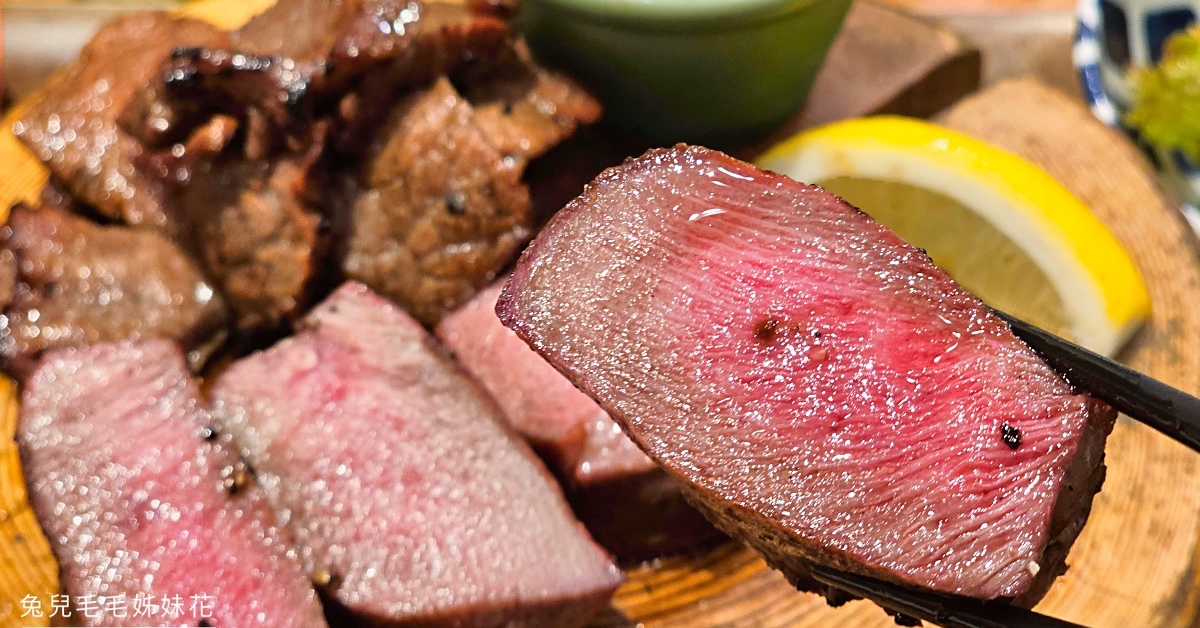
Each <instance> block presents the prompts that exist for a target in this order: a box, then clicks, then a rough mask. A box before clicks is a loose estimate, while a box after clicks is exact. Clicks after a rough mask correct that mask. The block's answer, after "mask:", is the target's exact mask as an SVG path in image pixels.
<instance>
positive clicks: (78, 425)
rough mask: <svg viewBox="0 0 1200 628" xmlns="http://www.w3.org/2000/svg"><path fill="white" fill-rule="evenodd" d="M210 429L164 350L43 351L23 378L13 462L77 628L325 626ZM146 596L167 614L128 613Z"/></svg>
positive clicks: (248, 477) (282, 539)
mask: <svg viewBox="0 0 1200 628" xmlns="http://www.w3.org/2000/svg"><path fill="white" fill-rule="evenodd" d="M210 426H211V417H210V415H209V414H208V412H207V411H206V410H205V409H204V407H203V402H202V401H201V399H200V391H199V390H198V389H197V388H196V384H195V382H194V381H193V380H192V378H191V375H190V373H188V371H187V366H186V365H185V364H184V361H183V356H182V355H180V353H179V351H178V349H176V348H175V347H174V345H173V344H172V343H171V342H169V341H164V340H157V341H150V342H142V343H136V342H121V343H116V344H101V345H92V346H91V347H88V348H85V349H59V350H55V351H52V352H50V353H48V354H47V355H46V357H45V358H43V360H42V362H41V364H40V365H39V366H38V369H37V370H36V371H35V372H34V374H33V375H32V376H31V378H30V379H29V381H28V383H27V386H26V388H25V393H24V397H23V400H22V403H21V419H20V427H19V428H18V431H17V439H18V442H19V445H20V451H21V462H22V464H23V465H24V469H25V473H26V478H27V480H28V482H29V500H30V503H31V504H32V506H33V508H34V511H35V512H36V513H37V516H38V520H39V521H40V522H41V524H42V527H43V528H44V529H45V530H46V536H47V537H48V538H49V539H50V544H51V546H52V547H53V549H54V553H55V555H56V556H57V557H58V564H59V565H60V567H61V569H62V584H63V589H64V593H66V594H67V595H69V596H70V600H71V602H72V603H73V604H74V607H75V610H74V612H73V617H72V619H73V620H75V621H78V622H80V625H85V626H145V625H148V624H154V625H160V624H159V622H163V624H164V625H165V624H173V625H180V623H181V622H186V623H187V624H188V625H193V626H194V625H197V624H198V623H199V625H202V626H203V625H209V626H237V627H239V628H244V627H250V626H269V627H271V628H279V627H281V626H288V627H321V626H325V619H324V617H323V616H322V614H321V607H320V604H319V603H318V602H317V596H316V594H315V593H314V591H313V588H312V586H311V584H310V583H309V582H308V580H307V578H306V577H305V574H304V572H303V570H302V569H301V568H300V565H299V564H298V563H297V562H296V560H295V557H294V556H290V555H289V551H288V546H287V543H288V539H287V538H286V536H285V535H284V534H283V533H282V532H281V530H280V529H279V528H277V527H275V525H274V523H273V520H274V519H273V515H272V513H271V511H270V509H269V508H268V506H267V504H266V502H265V500H264V499H263V498H262V495H261V492H260V491H259V489H258V488H257V487H256V486H255V485H254V479H253V475H252V474H251V472H250V470H249V469H248V468H247V467H246V466H245V464H244V463H243V462H242V461H241V459H240V458H238V456H237V454H236V453H234V451H233V450H232V447H230V445H229V443H228V439H226V438H222V437H221V436H220V435H218V434H216V433H215V432H213V430H212V429H211V427H210ZM151 595H152V596H154V598H153V602H152V603H153V604H155V605H156V606H157V605H158V604H159V603H160V602H162V601H167V600H170V599H173V598H174V597H175V596H178V597H179V600H180V604H181V609H180V611H179V613H178V614H175V615H174V616H172V614H171V613H170V612H168V611H167V610H166V609H165V608H161V609H160V613H159V614H157V615H155V616H154V617H153V618H148V617H146V616H142V615H138V614H137V613H136V612H135V609H137V608H138V606H137V602H136V601H135V600H136V599H137V598H139V597H140V598H141V599H142V601H143V602H144V601H146V596H151ZM193 596H203V597H193ZM114 600H115V601H116V602H118V604H117V605H119V607H120V608H121V609H123V611H116V612H114V611H112V610H108V609H109V606H108V604H107V603H106V601H114ZM193 605H194V606H193Z"/></svg>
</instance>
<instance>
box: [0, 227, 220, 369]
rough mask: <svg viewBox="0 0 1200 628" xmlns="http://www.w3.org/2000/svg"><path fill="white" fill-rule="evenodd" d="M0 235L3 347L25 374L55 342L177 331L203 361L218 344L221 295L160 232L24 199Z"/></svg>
mask: <svg viewBox="0 0 1200 628" xmlns="http://www.w3.org/2000/svg"><path fill="white" fill-rule="evenodd" d="M0 239H2V243H0V267H3V268H4V269H5V271H6V272H5V273H4V275H5V280H4V282H3V283H4V285H5V290H4V292H5V293H6V294H5V296H4V298H3V308H4V317H3V323H2V324H0V354H3V356H4V358H5V360H7V361H8V363H9V365H10V367H12V368H13V370H15V371H17V372H24V371H26V370H27V369H28V368H29V367H31V366H32V364H33V361H34V360H35V359H36V358H37V356H38V354H40V353H41V352H42V351H44V350H46V349H49V348H53V347H66V346H80V345H86V344H92V343H97V342H109V341H113V340H123V339H133V340H137V339H149V338H174V339H177V340H179V341H181V342H182V343H183V344H184V345H185V346H186V347H187V348H188V349H189V350H190V351H191V354H190V356H189V357H190V360H191V362H192V363H193V364H194V365H199V364H202V363H203V362H204V360H205V359H206V358H207V357H208V355H209V353H211V351H212V350H214V349H215V348H216V345H217V344H219V342H220V338H221V336H222V335H223V329H222V326H223V324H224V322H225V319H226V314H225V306H224V304H223V302H222V300H221V297H220V296H219V295H218V294H216V293H215V291H214V290H213V288H212V286H211V285H210V284H209V283H208V281H207V280H205V278H204V277H203V276H202V275H201V274H200V271H199V270H198V269H197V268H196V265H195V264H194V263H193V262H192V261H191V259H189V258H188V257H187V256H186V255H185V254H184V253H183V252H182V251H180V250H179V249H178V248H177V247H176V246H175V245H174V244H173V243H171V241H169V240H167V239H166V238H164V237H163V236H161V235H158V234H156V233H154V232H151V231H147V230H141V229H133V228H130V227H122V226H110V227H102V226H99V225H96V224H94V223H92V222H90V221H88V220H85V219H83V218H79V217H76V216H73V215H71V214H69V213H67V212H66V211H63V210H61V209H57V208H52V207H43V208H42V209H40V210H34V209H29V208H27V207H22V206H18V207H16V208H14V209H13V210H12V212H11V213H10V215H9V219H8V223H7V224H5V225H4V226H3V227H2V228H0Z"/></svg>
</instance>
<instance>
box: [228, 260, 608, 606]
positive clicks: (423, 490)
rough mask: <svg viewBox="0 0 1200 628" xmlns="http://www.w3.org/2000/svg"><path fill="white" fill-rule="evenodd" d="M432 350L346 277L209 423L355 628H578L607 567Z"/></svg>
mask: <svg viewBox="0 0 1200 628" xmlns="http://www.w3.org/2000/svg"><path fill="white" fill-rule="evenodd" d="M434 342H435V341H434V340H433V339H432V338H431V337H430V336H429V335H428V334H427V333H426V332H425V331H424V330H423V329H422V328H421V326H420V325H419V324H418V323H417V322H416V321H415V320H413V319H412V318H410V317H409V316H407V315H406V314H404V312H402V311H401V310H399V309H398V308H396V307H395V306H393V305H392V304H390V303H388V302H386V301H384V300H383V299H381V298H380V297H378V296H376V295H374V294H372V293H371V292H370V291H369V290H368V289H367V288H365V287H364V286H362V285H361V284H356V283H347V284H344V285H343V286H342V287H341V288H339V289H338V290H336V291H335V292H334V294H333V295H331V296H330V297H329V298H328V299H327V300H326V301H325V302H324V303H322V304H321V305H319V306H317V307H316V308H315V309H314V310H313V311H312V312H311V313H310V314H309V315H308V316H307V317H306V318H305V319H304V321H302V322H301V323H300V325H299V331H298V333H297V334H296V335H295V336H293V337H291V338H288V339H286V340H283V341H282V342H280V343H278V344H277V345H275V346H274V347H273V348H271V349H269V350H266V351H263V352H260V353H257V354H253V355H251V356H249V357H247V358H244V359H242V360H240V361H238V362H237V363H235V364H234V365H233V366H231V367H230V368H229V369H228V370H227V371H225V372H224V373H223V374H222V375H221V376H220V378H219V379H218V380H217V382H216V383H215V385H214V387H213V395H214V398H215V399H216V400H217V406H216V408H217V410H216V412H217V414H218V418H219V420H220V422H221V424H222V425H223V426H224V427H225V429H227V430H228V431H229V432H230V433H231V434H233V436H234V438H235V439H236V440H237V441H238V442H239V443H241V445H242V447H243V451H244V453H245V455H246V457H247V460H248V461H249V462H250V463H251V464H252V465H253V466H254V468H255V469H256V470H257V472H258V474H259V478H260V481H261V484H262V485H263V486H264V487H265V488H266V491H267V495H268V499H269V500H270V501H271V503H272V505H273V506H274V507H275V509H276V510H277V511H278V512H279V513H281V516H282V518H283V519H284V520H285V521H287V522H288V524H287V525H288V527H289V529H290V530H291V531H292V532H293V533H294V534H295V537H296V541H297V545H298V550H299V553H300V556H301V557H302V560H303V562H304V564H305V566H306V567H307V569H308V570H309V572H310V573H311V574H313V575H314V580H315V581H317V582H323V583H324V584H325V589H326V593H327V595H328V596H329V597H331V598H332V599H335V600H337V601H338V602H340V603H342V604H343V605H345V606H346V607H347V608H349V610H350V611H351V612H353V613H354V614H356V615H358V616H360V617H361V618H363V619H365V620H366V621H368V622H370V623H371V625H385V626H401V625H403V626H409V625H420V626H481V627H491V626H496V627H499V626H546V627H554V628H568V627H570V626H581V625H583V623H584V622H585V621H586V620H587V618H588V617H589V616H591V615H592V614H593V613H594V612H595V611H596V610H597V609H599V608H600V607H602V606H603V605H604V604H605V603H606V602H607V600H608V599H609V597H610V596H611V594H612V592H613V590H614V589H615V588H616V586H617V584H618V582H619V581H620V572H619V571H618V570H617V569H616V567H614V566H613V565H612V564H611V563H610V562H609V559H608V557H607V556H606V555H605V554H604V552H603V551H602V550H601V549H600V548H599V547H597V546H596V545H595V544H594V543H593V542H592V540H591V539H590V538H589V537H588V536H587V533H586V532H585V531H584V529H583V527H582V526H581V525H580V524H579V523H578V522H577V521H576V520H575V519H574V517H572V515H571V512H570V510H569V508H568V507H567V504H566V503H565V502H564V501H563V498H562V494H561V493H560V492H559V489H558V487H557V486H555V485H554V482H553V480H552V479H551V477H550V476H549V474H548V473H547V472H546V470H545V468H544V467H542V466H541V464H540V463H539V462H538V460H537V459H536V457H535V456H534V455H533V453H532V452H531V451H530V450H529V449H528V448H527V447H526V446H525V444H524V443H522V442H520V440H519V439H518V438H517V437H516V435H515V434H513V433H511V432H510V431H508V429H507V428H506V427H505V426H504V425H503V419H502V417H500V416H499V413H498V412H497V410H496V409H495V407H494V405H493V402H492V401H491V400H490V399H489V398H488V397H487V396H486V395H485V394H482V393H481V392H480V391H478V390H477V389H476V388H474V386H473V383H472V382H471V381H470V379H469V378H467V377H465V376H464V375H463V374H461V373H460V372H459V371H458V370H457V369H456V367H455V365H454V364H453V363H452V362H451V361H450V360H449V359H448V358H447V357H446V356H445V355H443V354H442V353H441V352H440V351H439V350H438V348H437V347H436V345H435V344H434Z"/></svg>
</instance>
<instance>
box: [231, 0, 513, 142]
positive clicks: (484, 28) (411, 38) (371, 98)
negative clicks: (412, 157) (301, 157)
mask: <svg viewBox="0 0 1200 628" xmlns="http://www.w3.org/2000/svg"><path fill="white" fill-rule="evenodd" d="M493 13H494V12H493V11H491V10H489V9H488V8H487V7H469V6H468V5H467V4H465V3H455V2H431V3H426V2H414V1H411V0H335V1H332V2H312V1H311V0H281V1H280V2H278V3H276V4H275V5H273V6H272V7H271V8H269V9H267V10H266V11H264V12H263V13H261V14H259V15H258V16H256V17H254V18H253V19H251V20H250V21H249V22H247V23H246V24H245V25H244V26H243V27H242V28H240V29H238V30H237V31H235V32H234V33H233V35H232V38H233V47H232V51H234V52H237V53H243V54H246V55H254V56H258V57H264V58H265V57H276V58H279V57H282V60H286V61H291V62H293V63H296V64H298V65H304V64H312V63H317V64H320V65H321V66H322V67H323V69H324V71H322V72H320V73H318V74H316V75H314V77H313V84H312V85H311V86H310V89H308V91H310V92H313V93H315V94H318V95H319V96H321V97H324V96H333V97H335V98H336V99H337V100H338V101H340V102H338V105H337V107H336V111H335V114H336V118H337V124H336V125H335V129H334V141H335V146H336V148H337V150H338V151H340V152H343V153H351V154H358V153H361V152H362V149H363V146H364V145H366V144H368V143H369V142H370V132H371V131H372V130H374V129H375V128H376V127H378V126H379V124H381V123H382V122H383V120H384V119H385V118H386V115H387V112H388V111H389V110H390V108H391V105H393V104H394V103H395V102H396V100H397V99H398V98H400V96H401V95H402V93H401V92H402V90H404V89H410V88H414V87H420V86H424V85H427V84H428V83H430V82H431V81H433V80H434V79H435V78H436V77H437V76H439V75H441V74H443V73H445V72H447V71H450V70H452V69H454V68H455V67H457V66H458V65H460V64H461V63H463V62H465V61H467V60H468V59H471V58H474V57H490V56H492V55H493V54H494V51H495V50H496V49H497V48H499V47H500V46H502V45H503V44H504V43H505V42H506V41H508V38H509V33H508V25H507V23H506V22H505V21H504V20H503V19H500V18H498V17H497V16H496V15H494V14H493Z"/></svg>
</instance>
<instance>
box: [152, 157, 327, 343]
mask: <svg viewBox="0 0 1200 628" xmlns="http://www.w3.org/2000/svg"><path fill="white" fill-rule="evenodd" d="M314 159H315V157H311V156H288V157H280V158H278V159H275V160H233V161H222V162H220V163H203V164H200V165H199V166H197V168H196V169H195V172H194V173H193V175H192V184H191V185H188V186H187V187H186V188H184V189H183V190H182V191H181V192H180V193H179V195H178V196H177V198H176V203H177V209H176V222H177V224H178V225H179V227H178V229H179V235H178V236H177V237H178V239H179V240H180V241H181V242H185V243H186V244H187V245H188V246H189V248H190V251H191V252H192V253H193V254H194V255H195V256H196V258H197V259H198V260H200V263H201V264H202V265H203V268H204V269H205V271H206V272H207V274H208V275H209V276H210V277H212V279H213V283H214V284H215V285H216V287H217V288H218V289H219V290H220V291H221V293H222V294H224V295H225V299H226V300H227V302H228V303H229V306H230V309H231V310H232V311H233V315H234V319H235V322H236V324H237V326H238V327H240V328H242V329H254V328H273V327H277V326H279V325H280V324H281V323H282V322H284V321H288V320H290V318H291V316H292V315H293V314H294V313H295V312H296V311H297V310H298V309H300V308H301V307H303V306H305V305H307V303H305V293H306V290H307V288H308V286H309V281H310V279H311V278H312V276H313V274H314V273H315V272H316V268H315V266H316V265H317V263H318V259H317V258H318V252H317V244H318V241H317V235H318V233H317V228H318V224H319V222H320V216H319V214H318V213H317V212H316V211H315V210H314V209H313V204H314V203H313V202H312V200H311V197H312V196H313V195H315V194H316V192H314V191H313V190H312V189H311V188H312V187H313V186H311V185H310V180H309V176H310V168H311V164H312V162H313V161H314Z"/></svg>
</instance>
